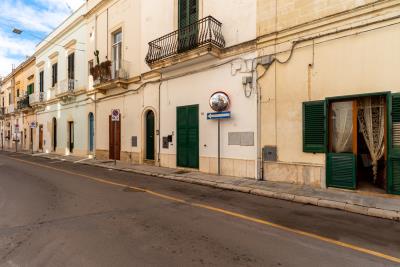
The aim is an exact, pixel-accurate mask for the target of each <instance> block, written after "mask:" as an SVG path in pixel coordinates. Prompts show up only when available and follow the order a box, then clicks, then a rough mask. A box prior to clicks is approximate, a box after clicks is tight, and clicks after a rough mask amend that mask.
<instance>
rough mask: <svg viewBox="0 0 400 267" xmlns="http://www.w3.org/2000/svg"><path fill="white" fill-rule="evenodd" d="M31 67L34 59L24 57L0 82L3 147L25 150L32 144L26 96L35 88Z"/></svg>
mask: <svg viewBox="0 0 400 267" xmlns="http://www.w3.org/2000/svg"><path fill="white" fill-rule="evenodd" d="M34 65H35V57H30V58H27V59H26V60H25V61H24V62H23V63H21V64H20V65H19V66H18V67H17V68H15V69H13V70H12V72H11V73H10V74H9V75H8V76H7V77H6V78H5V79H4V80H3V81H2V83H1V84H2V85H1V91H0V94H1V100H0V101H1V114H2V123H1V124H0V126H1V127H2V128H1V134H0V136H1V146H2V148H5V149H12V150H18V149H22V150H27V149H30V147H31V145H32V143H33V140H32V134H31V131H30V130H29V129H30V127H29V125H30V122H31V121H34V113H33V111H32V109H31V108H30V105H29V94H30V93H31V91H32V90H33V88H34Z"/></svg>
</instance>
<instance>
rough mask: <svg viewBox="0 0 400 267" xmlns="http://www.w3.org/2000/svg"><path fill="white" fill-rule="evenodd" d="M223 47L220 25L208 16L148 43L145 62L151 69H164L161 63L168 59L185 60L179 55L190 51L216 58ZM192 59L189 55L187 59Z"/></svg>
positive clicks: (223, 41)
mask: <svg viewBox="0 0 400 267" xmlns="http://www.w3.org/2000/svg"><path fill="white" fill-rule="evenodd" d="M224 47H225V39H224V36H223V35H222V23H221V22H219V21H218V20H216V19H215V18H213V17H211V16H208V17H205V18H203V19H201V20H199V21H197V22H195V23H193V24H190V25H188V26H186V27H184V28H181V29H179V30H176V31H174V32H172V33H169V34H167V35H165V36H163V37H160V38H158V39H156V40H154V41H152V42H150V43H149V51H148V53H147V56H146V62H147V64H148V65H149V66H150V67H151V68H157V67H165V66H166V65H165V64H162V62H165V61H166V60H168V59H172V60H173V61H178V62H180V61H185V60H187V59H185V58H183V57H182V58H180V57H179V55H184V54H188V52H190V51H194V52H196V54H202V53H206V54H207V53H214V55H215V56H218V54H219V53H220V50H221V49H223V48H224ZM192 57H193V56H190V55H189V58H192Z"/></svg>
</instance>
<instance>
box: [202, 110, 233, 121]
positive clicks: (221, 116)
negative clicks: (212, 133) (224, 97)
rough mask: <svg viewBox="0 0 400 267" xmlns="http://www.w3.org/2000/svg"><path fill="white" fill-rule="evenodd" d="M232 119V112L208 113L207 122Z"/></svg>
mask: <svg viewBox="0 0 400 267" xmlns="http://www.w3.org/2000/svg"><path fill="white" fill-rule="evenodd" d="M230 117H231V112H230V111H221V112H210V113H207V120H218V119H229V118H230Z"/></svg>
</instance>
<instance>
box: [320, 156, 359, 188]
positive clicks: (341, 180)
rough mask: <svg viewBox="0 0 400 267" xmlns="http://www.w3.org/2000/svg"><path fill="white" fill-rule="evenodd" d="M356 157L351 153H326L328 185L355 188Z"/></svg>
mask: <svg viewBox="0 0 400 267" xmlns="http://www.w3.org/2000/svg"><path fill="white" fill-rule="evenodd" d="M356 160H357V158H356V155H354V154H352V153H328V154H327V160H326V161H327V164H326V174H327V175H326V178H327V186H328V187H338V188H346V189H355V188H356V174H357V167H356V166H357V162H356Z"/></svg>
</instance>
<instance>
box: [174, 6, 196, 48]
mask: <svg viewBox="0 0 400 267" xmlns="http://www.w3.org/2000/svg"><path fill="white" fill-rule="evenodd" d="M178 13H179V18H178V20H179V21H178V24H179V34H178V43H179V45H178V52H184V51H186V50H189V49H192V48H194V47H196V45H197V32H198V26H197V25H196V24H195V22H196V21H198V20H199V1H198V0H179V12H178Z"/></svg>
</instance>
